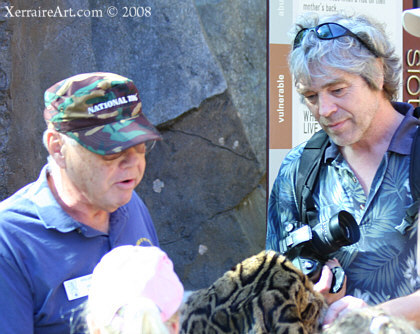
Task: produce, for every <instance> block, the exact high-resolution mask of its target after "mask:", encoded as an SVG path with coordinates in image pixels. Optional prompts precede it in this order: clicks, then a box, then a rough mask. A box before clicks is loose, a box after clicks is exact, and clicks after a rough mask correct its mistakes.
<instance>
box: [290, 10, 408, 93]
mask: <svg viewBox="0 0 420 334" xmlns="http://www.w3.org/2000/svg"><path fill="white" fill-rule="evenodd" d="M326 22H334V23H338V24H340V25H342V26H344V27H346V28H347V29H349V30H350V31H351V32H353V33H354V34H356V35H357V36H358V37H359V38H360V39H361V40H363V41H364V42H365V43H366V44H367V45H368V46H369V47H371V48H372V49H374V50H376V51H377V53H378V54H379V57H376V56H375V55H374V54H372V53H371V52H370V51H369V50H368V49H367V48H366V47H364V46H363V45H362V44H361V43H360V42H359V41H358V40H357V39H356V38H354V37H351V36H343V37H340V38H336V39H331V40H321V39H319V38H318V37H316V35H315V34H314V33H308V34H306V35H305V37H304V38H303V39H302V42H301V45H300V46H299V47H297V48H296V49H295V50H292V52H291V53H290V55H289V67H290V71H291V72H292V74H293V75H294V77H295V83H296V82H298V81H302V82H303V83H304V84H310V82H311V80H312V78H315V77H323V76H325V75H327V71H328V70H330V69H331V68H332V69H337V70H342V71H345V72H348V73H351V74H354V75H359V76H361V77H362V78H363V79H364V80H365V81H366V82H367V84H368V85H369V87H370V88H371V89H374V90H378V89H380V87H378V86H377V82H378V79H381V78H382V77H383V79H384V86H383V90H384V93H385V94H386V97H387V98H388V99H389V100H396V99H397V97H398V88H399V85H400V73H401V72H400V71H401V63H400V59H399V57H398V56H397V55H396V54H395V49H394V47H393V46H392V44H391V43H390V41H389V40H388V38H387V36H386V33H385V30H384V28H383V27H382V25H380V24H379V23H377V22H375V21H374V20H373V19H371V18H368V17H366V16H364V15H354V16H352V15H346V14H344V13H340V14H335V15H331V16H318V15H317V14H315V13H306V14H304V15H302V16H301V17H300V18H299V19H298V21H297V23H296V24H295V26H294V27H293V28H292V30H291V31H290V36H291V37H292V38H293V40H294V38H295V36H296V35H297V33H298V32H299V31H300V30H302V29H304V28H312V27H315V26H317V25H319V24H322V23H326ZM292 46H293V42H292ZM378 59H380V63H378V61H377V60H378Z"/></svg>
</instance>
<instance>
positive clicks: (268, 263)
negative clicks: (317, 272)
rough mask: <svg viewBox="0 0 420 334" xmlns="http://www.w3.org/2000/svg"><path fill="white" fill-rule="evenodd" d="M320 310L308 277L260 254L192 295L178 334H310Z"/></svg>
mask: <svg viewBox="0 0 420 334" xmlns="http://www.w3.org/2000/svg"><path fill="white" fill-rule="evenodd" d="M325 309H326V304H325V301H324V298H323V297H322V296H321V294H319V293H318V292H316V291H314V290H313V283H312V282H311V281H310V280H309V279H308V277H307V276H305V275H304V274H303V273H302V272H301V271H300V270H298V269H296V268H295V267H294V266H293V265H292V263H291V262H290V261H289V260H287V259H286V258H285V257H284V256H283V255H280V254H278V253H276V252H274V251H268V252H265V251H263V252H261V253H259V254H258V255H255V256H252V257H250V258H247V259H246V260H244V261H243V262H241V263H239V264H238V265H236V266H235V267H234V268H232V269H231V270H230V271H228V272H226V273H225V274H224V275H223V276H222V277H220V278H219V279H218V280H216V281H215V282H214V283H213V284H212V285H211V286H210V287H208V288H206V289H202V290H198V291H195V292H193V293H192V294H191V295H190V297H189V298H188V299H187V302H186V303H185V304H184V305H183V307H182V310H181V333H184V334H187V333H188V334H192V333H203V334H204V333H209V334H210V333H212V334H219V333H233V334H235V333H237V334H243V333H258V334H260V333H278V334H279V333H284V334H286V333H288V334H306V333H308V334H309V333H310V334H313V333H318V332H320V323H321V321H320V320H321V317H322V315H323V312H324V310H325Z"/></svg>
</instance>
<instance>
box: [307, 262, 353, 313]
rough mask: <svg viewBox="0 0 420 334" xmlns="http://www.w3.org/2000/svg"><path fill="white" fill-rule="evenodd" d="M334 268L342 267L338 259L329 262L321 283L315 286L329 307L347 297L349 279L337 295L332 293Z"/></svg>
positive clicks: (323, 269)
mask: <svg viewBox="0 0 420 334" xmlns="http://www.w3.org/2000/svg"><path fill="white" fill-rule="evenodd" d="M334 267H340V263H339V262H338V260H337V259H331V260H328V261H327V262H326V263H325V265H324V266H323V267H322V272H321V277H320V278H319V281H318V282H317V283H316V284H315V285H314V289H315V291H318V292H320V293H321V294H322V295H323V296H324V298H325V300H326V302H327V304H328V305H330V304H332V303H334V302H335V301H337V300H339V299H340V298H343V297H344V296H345V295H346V283H347V277H345V279H344V284H343V288H342V289H341V290H340V291H338V292H337V293H330V289H331V283H332V280H333V273H332V271H331V269H332V268H334Z"/></svg>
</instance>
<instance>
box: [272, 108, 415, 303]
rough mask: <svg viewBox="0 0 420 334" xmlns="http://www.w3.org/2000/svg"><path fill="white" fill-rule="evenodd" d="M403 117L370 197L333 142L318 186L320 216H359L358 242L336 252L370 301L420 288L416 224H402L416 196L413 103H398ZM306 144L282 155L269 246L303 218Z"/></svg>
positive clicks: (353, 290)
mask: <svg viewBox="0 0 420 334" xmlns="http://www.w3.org/2000/svg"><path fill="white" fill-rule="evenodd" d="M394 107H395V109H397V110H398V111H399V112H400V113H402V114H404V115H405V117H404V119H403V121H402V123H401V124H400V126H399V127H398V129H397V130H396V132H395V134H394V136H393V138H392V140H391V143H390V145H389V148H388V150H387V152H386V154H385V155H384V157H383V159H382V162H381V164H380V165H379V168H378V170H377V172H376V175H375V177H374V179H373V182H372V186H371V189H370V192H369V194H368V196H366V195H365V193H364V191H363V188H362V186H361V184H360V183H359V181H358V179H357V178H356V176H355V174H354V173H353V171H352V169H351V168H350V166H349V165H348V163H347V162H346V160H344V158H343V156H342V155H341V154H340V152H339V150H338V147H337V146H336V145H335V144H334V143H332V142H331V143H330V146H329V147H328V148H327V150H326V152H325V157H324V159H325V160H324V162H325V164H324V165H323V167H322V168H321V171H320V174H319V180H322V182H318V184H317V185H316V187H315V191H314V201H315V206H316V208H317V210H318V217H319V221H320V222H322V221H329V220H330V218H331V217H332V216H333V215H334V214H336V213H338V212H339V211H341V210H346V211H348V212H350V213H351V214H352V215H353V216H354V218H355V219H356V221H357V223H358V225H359V228H360V233H361V237H360V240H359V242H357V243H355V244H353V245H350V246H345V247H342V248H341V249H340V250H339V251H337V252H336V253H334V254H332V255H333V256H334V257H336V258H337V259H338V260H339V261H340V264H341V265H342V267H343V268H344V270H345V272H346V275H347V294H348V295H353V296H355V297H358V298H362V299H363V300H365V301H366V302H367V303H369V304H378V303H382V302H384V301H386V300H389V299H393V298H396V297H400V296H405V295H408V294H411V293H413V292H415V291H416V290H417V289H418V288H419V287H420V277H418V276H417V273H416V247H417V246H416V241H417V235H416V231H417V224H416V225H415V226H412V227H410V228H408V229H407V230H406V231H405V233H401V232H399V231H398V230H397V229H396V228H395V227H396V226H399V225H400V224H401V223H402V221H403V219H404V217H405V212H406V208H408V207H409V206H410V205H411V204H412V202H413V198H412V196H411V192H410V186H409V178H408V177H409V164H410V150H411V144H412V141H413V136H414V133H415V131H416V128H417V126H418V125H419V124H420V122H419V121H418V120H417V119H416V118H415V117H413V107H412V106H411V105H409V104H405V103H395V104H394ZM304 146H305V143H303V144H301V145H299V146H297V147H295V148H294V149H292V150H291V151H290V152H289V153H288V155H287V156H286V158H285V159H284V161H283V163H282V165H281V167H280V170H279V173H278V176H277V178H276V180H275V183H274V186H273V189H272V191H271V194H270V199H269V204H268V226H267V240H266V242H267V243H266V248H267V249H274V250H276V251H280V249H279V242H280V240H281V239H282V235H283V234H284V233H285V227H286V226H287V224H288V223H290V222H296V221H297V220H298V219H299V213H298V210H297V205H296V192H295V184H296V179H297V171H298V167H299V161H300V156H301V154H302V151H303V148H304Z"/></svg>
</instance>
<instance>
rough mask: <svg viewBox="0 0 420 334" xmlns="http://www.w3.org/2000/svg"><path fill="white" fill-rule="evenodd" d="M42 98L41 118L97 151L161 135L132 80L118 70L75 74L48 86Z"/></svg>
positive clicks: (112, 150) (107, 151)
mask: <svg viewBox="0 0 420 334" xmlns="http://www.w3.org/2000/svg"><path fill="white" fill-rule="evenodd" d="M44 100H45V109H44V119H45V120H46V121H47V122H48V123H51V124H53V126H54V128H55V130H57V131H59V132H61V133H65V134H67V135H68V136H70V137H72V138H74V139H75V140H77V142H79V143H80V144H81V145H82V146H84V147H85V148H87V149H88V150H90V151H92V152H94V153H97V154H101V155H106V154H113V153H118V152H120V151H123V150H125V149H128V148H129V147H131V146H134V145H137V144H140V143H142V142H146V141H150V140H160V139H162V137H161V136H160V134H159V132H158V131H157V129H156V128H155V127H154V126H153V125H152V124H151V123H150V122H149V121H148V120H147V118H146V117H145V116H144V114H143V113H142V104H141V100H140V96H139V92H138V90H137V88H136V86H135V85H134V83H133V81H132V80H130V79H127V78H125V77H123V76H120V75H118V74H113V73H105V72H95V73H84V74H78V75H75V76H73V77H70V78H67V79H64V80H62V81H60V82H58V83H56V84H55V85H53V86H51V87H50V88H48V89H47V90H46V91H45V95H44Z"/></svg>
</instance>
